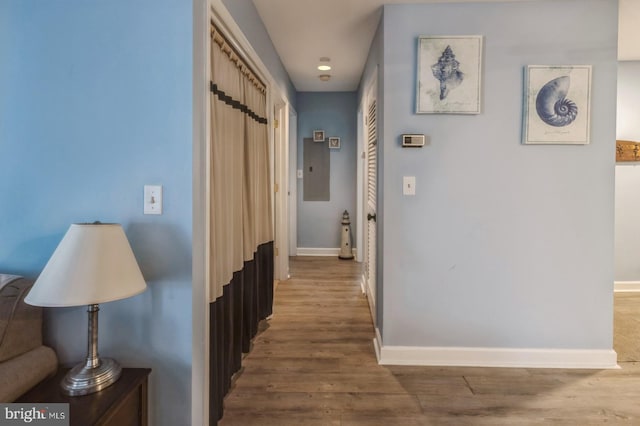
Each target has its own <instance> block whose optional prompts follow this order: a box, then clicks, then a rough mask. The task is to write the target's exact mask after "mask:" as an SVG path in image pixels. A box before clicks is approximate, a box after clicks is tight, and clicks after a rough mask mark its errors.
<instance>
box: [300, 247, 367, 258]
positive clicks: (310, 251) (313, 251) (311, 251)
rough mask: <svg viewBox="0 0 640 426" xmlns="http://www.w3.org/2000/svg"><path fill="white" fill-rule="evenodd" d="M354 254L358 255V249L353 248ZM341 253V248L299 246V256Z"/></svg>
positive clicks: (335, 254)
mask: <svg viewBox="0 0 640 426" xmlns="http://www.w3.org/2000/svg"><path fill="white" fill-rule="evenodd" d="M351 251H352V252H353V256H354V258H355V256H356V255H357V253H358V252H357V249H351ZM339 254H340V248H339V247H336V248H333V247H332V248H323V247H317V248H316V247H298V250H297V255H298V256H338V255H339Z"/></svg>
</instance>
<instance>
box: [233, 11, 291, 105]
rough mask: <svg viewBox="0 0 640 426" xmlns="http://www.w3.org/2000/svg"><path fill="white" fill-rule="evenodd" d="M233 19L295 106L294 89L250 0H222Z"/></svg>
mask: <svg viewBox="0 0 640 426" xmlns="http://www.w3.org/2000/svg"><path fill="white" fill-rule="evenodd" d="M222 3H223V4H224V5H225V7H226V8H227V10H228V11H229V13H231V16H232V17H233V19H234V21H236V23H237V24H238V26H239V27H240V29H241V30H242V33H243V34H244V35H245V37H246V38H247V40H249V43H251V46H252V47H253V49H254V50H255V51H256V53H257V54H258V56H260V59H261V60H262V62H263V63H264V65H265V66H266V67H267V68H268V69H269V72H270V73H271V75H272V77H273V78H274V79H275V81H276V83H277V84H278V86H279V87H280V88H281V89H282V90H284V91H285V92H286V93H285V94H286V96H287V98H288V99H289V102H290V103H291V106H292V107H293V108H294V109H295V107H296V89H295V87H293V83H292V82H291V79H290V78H289V74H288V73H287V71H286V70H285V69H284V66H283V65H282V61H281V60H280V56H278V52H276V49H275V47H274V46H273V43H272V42H271V37H270V36H269V34H268V33H267V29H266V28H265V26H264V23H263V22H262V19H260V15H259V14H258V11H257V10H256V7H255V5H254V4H253V1H252V0H222Z"/></svg>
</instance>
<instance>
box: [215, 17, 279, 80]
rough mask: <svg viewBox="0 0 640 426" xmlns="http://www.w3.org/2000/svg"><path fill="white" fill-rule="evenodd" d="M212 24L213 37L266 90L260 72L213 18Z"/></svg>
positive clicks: (248, 75) (251, 78) (243, 70)
mask: <svg viewBox="0 0 640 426" xmlns="http://www.w3.org/2000/svg"><path fill="white" fill-rule="evenodd" d="M210 24H211V38H212V41H214V42H215V43H216V44H217V45H218V46H220V48H221V49H222V51H223V52H224V53H225V54H226V55H227V56H228V57H229V59H231V61H232V62H233V63H234V64H236V66H237V67H238V68H239V69H240V70H241V71H242V72H243V73H244V74H245V75H246V76H247V77H249V80H250V81H252V82H253V83H254V85H256V87H259V88H260V89H262V90H263V91H265V92H266V90H267V85H266V84H264V82H263V81H262V79H261V78H260V77H259V76H258V74H257V73H256V72H255V71H254V70H253V68H251V66H250V65H249V64H248V63H247V60H246V59H245V58H244V55H242V54H241V53H240V52H238V50H237V49H236V48H235V46H233V44H232V43H230V42H229V40H227V37H225V35H224V34H223V33H222V31H220V29H219V28H218V27H217V26H216V24H215V23H214V22H213V20H211V21H210ZM256 83H258V84H256Z"/></svg>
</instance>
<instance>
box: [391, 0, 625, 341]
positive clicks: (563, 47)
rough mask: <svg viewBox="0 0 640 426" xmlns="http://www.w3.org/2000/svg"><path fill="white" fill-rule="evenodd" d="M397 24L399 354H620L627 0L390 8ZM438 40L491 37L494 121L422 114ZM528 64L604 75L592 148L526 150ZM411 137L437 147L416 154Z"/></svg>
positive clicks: (394, 138) (489, 116) (597, 79)
mask: <svg viewBox="0 0 640 426" xmlns="http://www.w3.org/2000/svg"><path fill="white" fill-rule="evenodd" d="M384 20H385V22H384V84H383V85H384V92H385V98H384V136H383V143H382V147H381V149H382V150H383V155H384V166H383V167H384V176H383V177H382V181H381V189H382V191H383V193H384V204H383V205H382V207H381V208H382V209H383V216H382V218H383V223H382V226H383V227H384V246H383V249H382V252H381V253H380V255H381V259H382V261H383V262H384V272H383V277H382V279H383V285H384V302H383V303H384V306H383V309H384V328H383V330H382V331H383V339H384V344H385V345H402V346H447V347H458V346H463V347H510V348H548V349H549V348H572V349H573V348H575V349H588V348H590V349H611V347H612V329H613V326H612V321H613V313H612V282H613V277H614V274H613V263H614V259H613V220H614V212H613V204H614V150H615V144H614V140H615V124H616V123H615V110H616V73H617V61H616V56H617V21H618V16H617V4H616V2H611V1H604V0H585V1H575V0H558V1H553V2H517V3H516V2H508V3H477V4H476V3H473V4H464V5H462V4H423V5H388V6H385V10H384ZM430 34H431V35H467V34H471V35H475V34H479V35H483V36H484V70H483V73H484V75H483V80H484V83H483V107H482V113H481V114H479V115H416V114H414V112H413V111H414V108H415V106H414V105H415V84H414V83H413V82H412V81H414V79H415V76H416V45H417V37H418V36H419V35H430ZM528 64H591V65H593V87H592V88H593V91H592V104H591V106H592V112H591V135H592V140H591V144H590V145H587V146H561V145H553V146H538V145H536V146H525V145H521V143H520V139H521V138H520V131H521V124H522V102H523V101H522V93H523V68H524V67H525V66H526V65H528ZM402 133H425V134H427V135H429V136H430V137H431V144H430V145H429V146H427V147H425V148H422V149H412V150H409V149H402V148H401V147H400V145H399V140H398V136H399V135H400V134H402ZM402 176H416V180H417V183H416V188H417V195H416V196H414V197H405V196H403V195H402Z"/></svg>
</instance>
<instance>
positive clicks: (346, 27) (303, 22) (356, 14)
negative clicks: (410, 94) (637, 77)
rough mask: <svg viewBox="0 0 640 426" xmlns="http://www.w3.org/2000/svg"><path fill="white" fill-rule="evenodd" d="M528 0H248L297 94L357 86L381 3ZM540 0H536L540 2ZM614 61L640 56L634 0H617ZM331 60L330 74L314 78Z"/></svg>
mask: <svg viewBox="0 0 640 426" xmlns="http://www.w3.org/2000/svg"><path fill="white" fill-rule="evenodd" d="M480 1H485V2H486V1H496V2H500V1H503V2H504V1H510V2H515V1H531V0H253V3H254V4H255V6H256V9H257V10H258V13H259V15H260V18H261V19H262V21H263V22H264V25H265V27H266V28H267V32H268V33H269V36H270V37H271V41H272V42H273V44H274V46H275V48H276V51H277V52H278V55H279V56H280V59H281V60H282V63H283V65H284V67H285V69H286V70H287V72H288V73H289V76H290V77H291V81H292V82H293V85H294V86H295V88H296V90H298V91H299V92H342V91H355V90H357V89H358V84H359V82H360V77H361V75H362V71H363V69H364V65H365V62H366V60H367V55H368V52H369V48H370V46H371V42H372V40H373V36H374V35H375V32H376V29H377V26H378V22H379V20H380V16H381V13H382V12H381V11H382V5H384V4H394V3H447V2H451V3H454V2H457V3H461V2H467V3H472V2H480ZM540 1H542V0H540ZM619 8H620V24H619V59H620V60H640V30H639V28H640V26H639V25H638V22H640V1H638V0H619ZM321 57H329V58H331V67H332V70H331V71H330V73H329V74H330V75H331V78H330V79H329V80H328V81H321V80H320V79H319V78H318V76H319V75H320V74H322V73H323V72H319V71H318V69H317V67H318V65H319V58H321Z"/></svg>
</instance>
